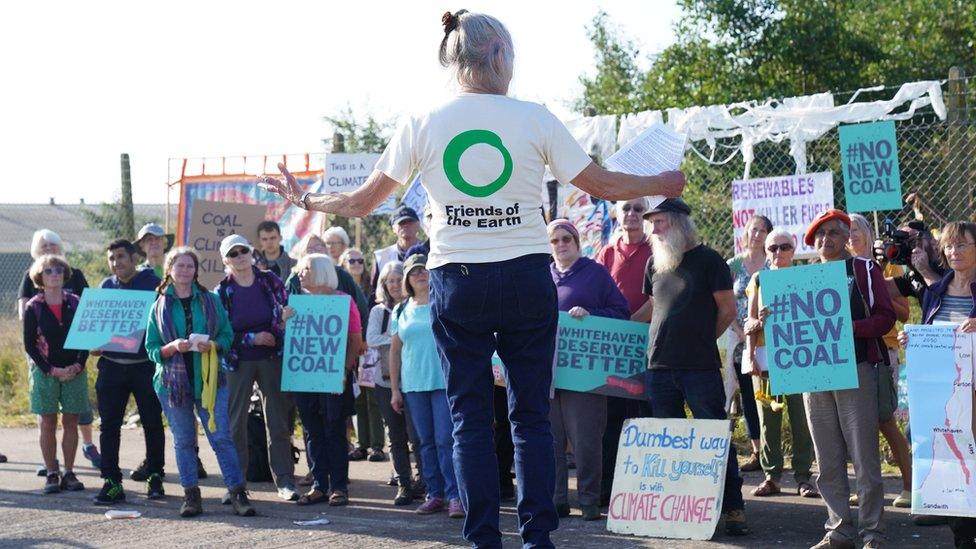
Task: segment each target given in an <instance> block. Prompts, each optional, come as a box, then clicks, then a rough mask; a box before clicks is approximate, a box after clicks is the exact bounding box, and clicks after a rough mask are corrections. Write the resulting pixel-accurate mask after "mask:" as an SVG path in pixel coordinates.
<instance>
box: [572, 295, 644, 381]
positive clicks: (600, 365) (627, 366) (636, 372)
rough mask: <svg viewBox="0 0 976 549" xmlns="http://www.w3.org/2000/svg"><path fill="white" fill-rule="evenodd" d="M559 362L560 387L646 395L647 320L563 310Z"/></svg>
mask: <svg viewBox="0 0 976 549" xmlns="http://www.w3.org/2000/svg"><path fill="white" fill-rule="evenodd" d="M555 362H556V364H555V366H556V373H555V386H556V388H557V389H566V390H569V391H578V392H581V393H597V394H601V395H609V396H617V397H626V398H644V374H645V372H646V371H647V324H644V323H643V322H631V321H629V320H617V319H615V318H603V317H599V316H593V315H589V316H587V317H585V318H583V319H582V320H577V319H575V318H573V317H571V316H569V314H568V313H564V312H560V313H559V332H558V336H557V338H556V358H555Z"/></svg>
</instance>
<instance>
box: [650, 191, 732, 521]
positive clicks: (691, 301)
mask: <svg viewBox="0 0 976 549" xmlns="http://www.w3.org/2000/svg"><path fill="white" fill-rule="evenodd" d="M690 214H691V208H690V207H689V206H688V205H687V204H685V202H684V201H683V200H681V199H680V198H669V199H667V200H665V201H664V202H662V203H661V204H659V205H658V206H657V207H656V208H653V209H651V210H650V211H648V212H647V213H646V214H645V216H644V218H645V219H647V220H648V222H650V224H651V226H652V229H651V247H652V248H653V254H652V256H651V259H650V260H649V261H648V262H647V270H646V272H645V275H644V293H645V294H647V295H648V296H649V298H650V300H651V302H652V316H651V332H650V333H651V344H650V349H649V351H648V357H649V368H648V372H647V383H646V387H647V393H648V397H649V398H650V401H651V415H652V416H654V417H659V418H683V417H685V404H687V405H688V408H690V409H691V413H692V415H693V416H694V417H695V418H696V419H727V416H726V413H725V389H724V385H723V384H722V374H721V367H722V364H721V359H720V358H719V353H718V344H717V343H716V342H715V340H716V339H717V338H718V336H719V335H721V334H722V333H723V332H724V331H725V330H726V328H728V327H729V324H730V323H731V322H732V320H733V319H734V318H735V295H734V294H733V292H732V273H731V271H729V267H728V265H727V264H726V263H725V261H724V260H723V259H722V256H721V255H719V254H718V252H716V251H715V250H713V249H711V248H709V247H708V246H705V245H704V244H701V243H699V242H698V231H697V229H696V228H695V224H694V222H692V220H691V218H690V217H689V216H690ZM722 517H723V518H724V519H725V531H726V533H727V534H730V535H744V534H747V533H748V532H749V529H748V526H746V516H745V504H744V502H743V501H742V478H741V477H740V476H739V464H738V461H737V460H736V456H735V451H734V450H732V449H731V448H730V450H729V454H728V464H727V468H726V474H725V495H724V497H723V499H722Z"/></svg>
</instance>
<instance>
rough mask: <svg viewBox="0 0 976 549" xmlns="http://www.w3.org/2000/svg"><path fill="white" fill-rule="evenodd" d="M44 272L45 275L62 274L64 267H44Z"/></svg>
mask: <svg viewBox="0 0 976 549" xmlns="http://www.w3.org/2000/svg"><path fill="white" fill-rule="evenodd" d="M44 274H46V275H61V274H64V267H61V266H60V265H55V266H54V267H44Z"/></svg>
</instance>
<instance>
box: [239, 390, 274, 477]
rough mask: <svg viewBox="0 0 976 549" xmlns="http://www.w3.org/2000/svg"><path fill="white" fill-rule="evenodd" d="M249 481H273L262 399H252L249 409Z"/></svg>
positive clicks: (246, 475) (247, 474)
mask: <svg viewBox="0 0 976 549" xmlns="http://www.w3.org/2000/svg"><path fill="white" fill-rule="evenodd" d="M245 478H246V479H247V481H248V482H271V481H272V480H273V477H272V476H271V462H270V460H269V458H268V435H267V430H266V429H265V424H264V411H263V410H261V401H260V400H257V401H255V400H252V401H251V404H250V406H249V407H248V410H247V472H246V474H245Z"/></svg>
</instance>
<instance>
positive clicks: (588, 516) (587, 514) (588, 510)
mask: <svg viewBox="0 0 976 549" xmlns="http://www.w3.org/2000/svg"><path fill="white" fill-rule="evenodd" d="M580 510H581V511H583V520H600V519H601V518H603V515H601V514H600V508H599V507H598V506H596V505H580Z"/></svg>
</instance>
